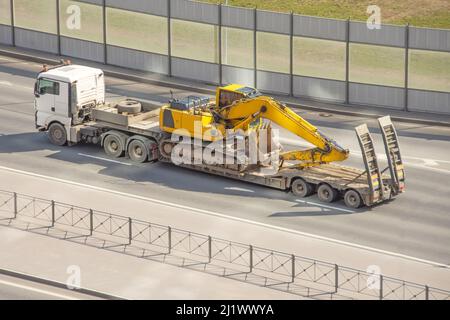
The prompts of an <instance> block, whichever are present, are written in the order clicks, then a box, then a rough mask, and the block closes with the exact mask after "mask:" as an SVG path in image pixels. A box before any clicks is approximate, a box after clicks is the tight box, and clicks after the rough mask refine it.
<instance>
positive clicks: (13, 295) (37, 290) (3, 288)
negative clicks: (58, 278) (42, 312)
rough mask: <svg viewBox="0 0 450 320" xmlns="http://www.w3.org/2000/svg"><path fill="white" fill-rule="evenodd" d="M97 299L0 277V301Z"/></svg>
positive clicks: (67, 290) (4, 276)
mask: <svg viewBox="0 0 450 320" xmlns="http://www.w3.org/2000/svg"><path fill="white" fill-rule="evenodd" d="M92 299H96V300H97V299H99V298H97V297H93V296H89V295H87V294H83V293H80V292H77V291H75V290H70V289H66V288H58V287H54V286H51V285H49V284H43V283H38V282H34V281H30V280H25V279H21V278H18V277H12V276H7V275H3V274H1V275H0V300H92Z"/></svg>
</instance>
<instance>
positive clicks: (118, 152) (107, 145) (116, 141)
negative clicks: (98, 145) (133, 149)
mask: <svg viewBox="0 0 450 320" xmlns="http://www.w3.org/2000/svg"><path fill="white" fill-rule="evenodd" d="M103 148H104V149H105V152H106V154H107V155H109V156H111V157H114V158H119V157H120V156H122V154H123V147H122V143H121V141H120V138H119V137H117V136H116V135H114V134H110V135H107V136H106V138H105V140H104V141H103Z"/></svg>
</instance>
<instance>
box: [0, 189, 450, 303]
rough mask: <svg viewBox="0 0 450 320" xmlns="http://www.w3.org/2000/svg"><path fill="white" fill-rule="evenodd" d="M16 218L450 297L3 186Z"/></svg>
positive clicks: (406, 293) (360, 286)
mask: <svg viewBox="0 0 450 320" xmlns="http://www.w3.org/2000/svg"><path fill="white" fill-rule="evenodd" d="M1 218H3V219H11V220H14V219H18V220H20V221H25V222H30V223H36V224H38V225H41V226H44V227H48V228H53V227H58V228H62V229H64V230H65V231H66V232H76V233H77V234H80V233H81V234H82V235H84V236H86V237H96V238H100V239H102V240H104V241H109V242H112V243H116V244H117V243H118V242H119V243H120V244H119V245H125V246H126V245H131V244H133V246H135V247H138V248H142V249H151V250H154V251H156V252H158V254H162V255H166V254H173V255H176V256H181V257H188V258H189V257H190V258H193V257H195V258H197V259H201V260H202V262H201V263H205V264H214V265H221V266H223V265H227V266H233V267H234V268H238V269H242V272H244V273H252V274H256V275H270V277H271V279H273V280H276V281H279V282H280V283H288V284H289V283H296V282H306V283H309V284H314V285H316V286H318V287H319V288H320V289H323V290H328V291H330V292H331V293H332V294H337V293H338V292H340V293H344V292H349V293H353V294H356V295H357V296H358V297H360V298H361V299H380V300H384V299H394V300H450V291H447V290H442V289H438V288H432V287H429V286H427V285H421V284H417V283H413V282H409V281H404V280H401V279H396V278H392V277H387V276H384V275H381V274H380V275H378V274H372V273H368V272H366V271H362V270H357V269H353V268H348V267H345V266H339V265H337V264H332V263H329V262H324V261H319V260H315V259H310V258H307V257H300V256H297V255H294V254H288V253H284V252H279V251H275V250H271V249H266V248H260V247H256V246H252V245H248V244H243V243H238V242H234V241H229V240H224V239H219V238H215V237H211V236H207V235H203V234H199V233H194V232H189V231H186V230H181V229H176V228H172V227H170V226H164V225H160V224H155V223H151V222H146V221H142V220H138V219H133V218H129V217H124V216H119V215H114V214H110V213H105V212H101V211H97V210H92V209H88V208H83V207H78V206H74V205H70V204H65V203H60V202H56V201H53V200H46V199H41V198H37V197H32V196H28V195H22V194H18V193H15V192H9V191H1V190H0V219H1Z"/></svg>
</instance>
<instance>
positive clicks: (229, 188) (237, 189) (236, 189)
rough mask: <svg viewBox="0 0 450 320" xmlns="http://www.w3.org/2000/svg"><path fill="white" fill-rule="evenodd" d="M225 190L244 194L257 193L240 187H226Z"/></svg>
mask: <svg viewBox="0 0 450 320" xmlns="http://www.w3.org/2000/svg"><path fill="white" fill-rule="evenodd" d="M224 189H225V190H233V191H242V192H255V191H253V190H250V189H245V188H238V187H225V188H224Z"/></svg>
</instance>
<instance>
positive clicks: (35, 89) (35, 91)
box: [34, 81, 41, 98]
mask: <svg viewBox="0 0 450 320" xmlns="http://www.w3.org/2000/svg"><path fill="white" fill-rule="evenodd" d="M38 88H39V81H36V83H35V84H34V96H35V97H36V98H39V97H40V96H41V95H40V94H39V90H38Z"/></svg>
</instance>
